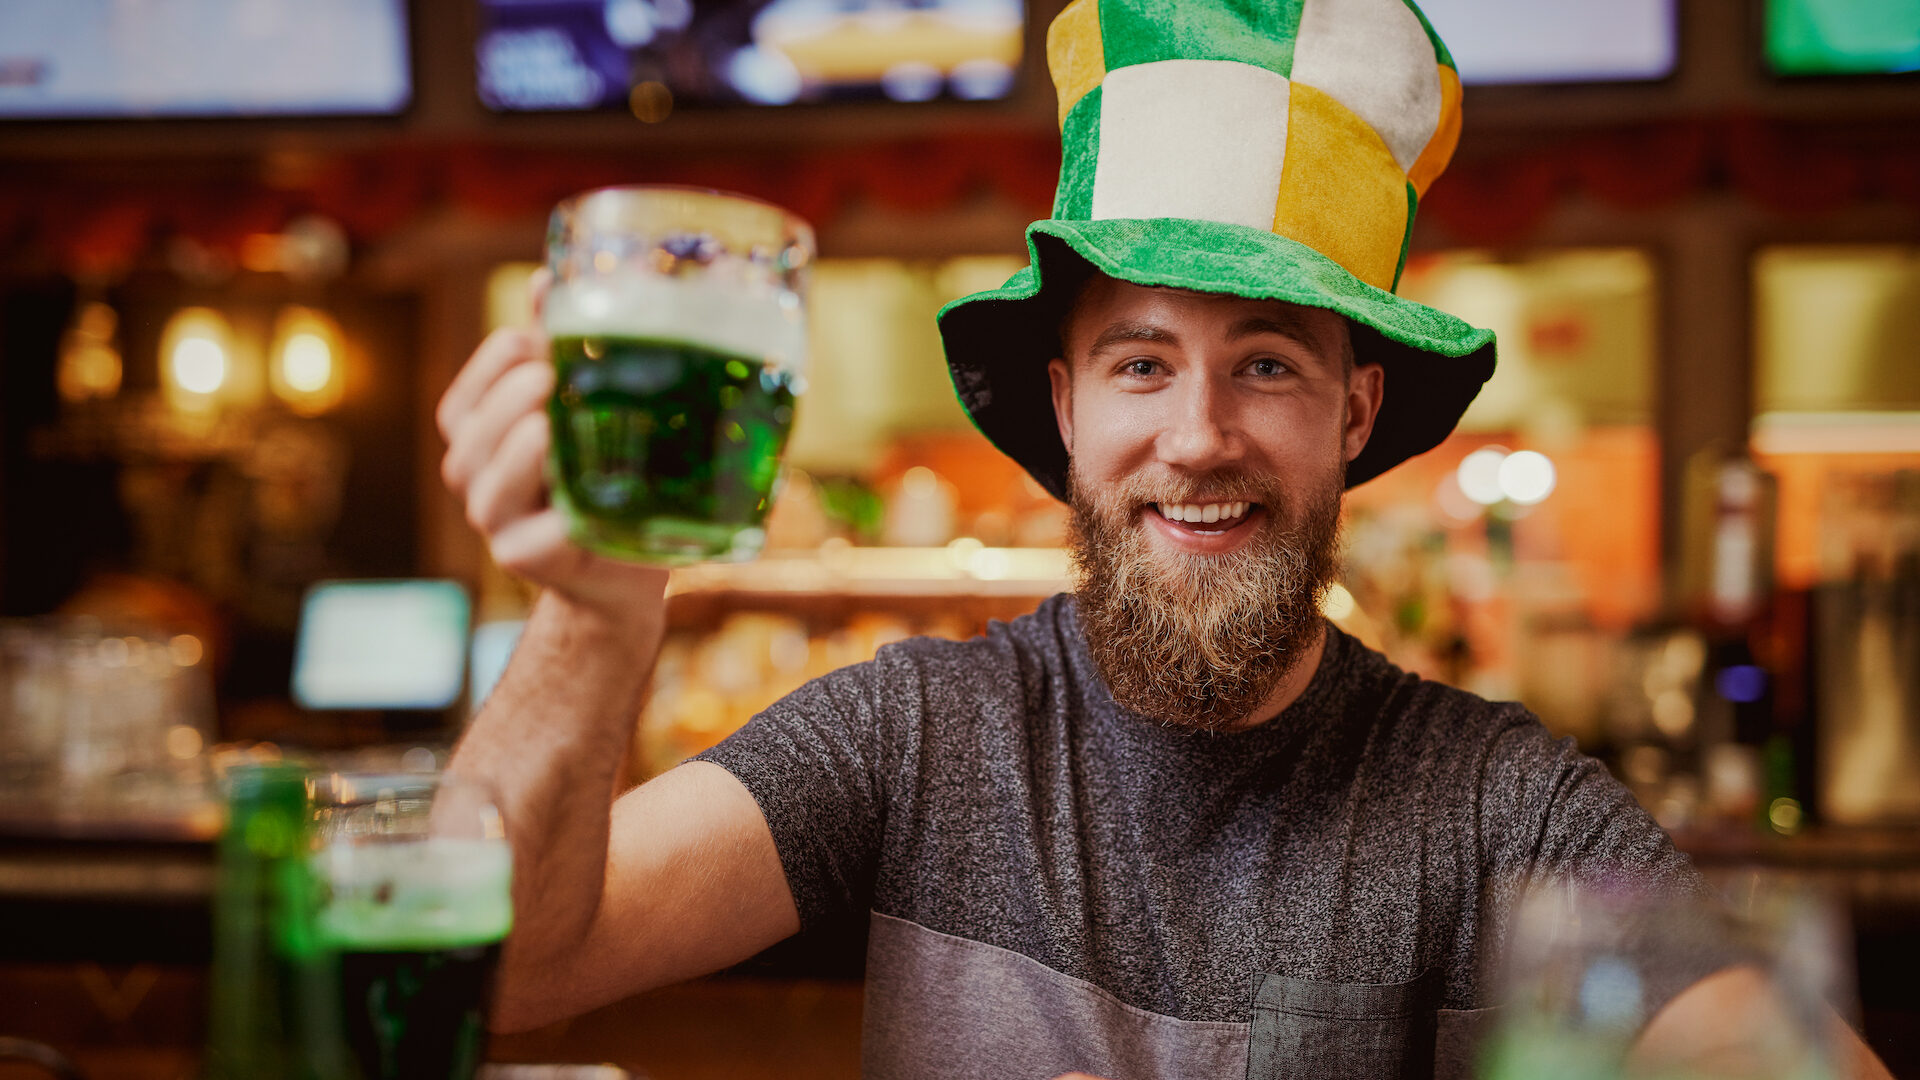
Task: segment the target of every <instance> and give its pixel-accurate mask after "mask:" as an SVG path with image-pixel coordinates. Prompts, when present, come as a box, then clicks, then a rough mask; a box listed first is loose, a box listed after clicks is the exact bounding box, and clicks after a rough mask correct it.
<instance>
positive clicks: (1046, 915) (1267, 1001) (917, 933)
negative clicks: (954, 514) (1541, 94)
mask: <svg viewBox="0 0 1920 1080" xmlns="http://www.w3.org/2000/svg"><path fill="white" fill-rule="evenodd" d="M703 757H704V758H706V759H707V760H710V761H713V762H716V763H718V764H720V765H721V766H723V767H725V768H726V769H728V770H729V771H731V772H732V773H733V774H734V775H735V776H737V777H738V778H739V779H740V780H741V782H742V783H744V784H745V785H746V787H747V788H748V790H749V791H751V792H752V794H753V796H754V798H755V799H756V800H757V801H758V803H759V805H760V809H761V811H762V812H763V813H764V814H765V815H766V819H767V823H768V825H769V826H770V828H771V829H772V832H773V837H774V842H775V844H776V846H777V847H778V849H779V853H780V860H781V863H782V865H783V866H784V867H785V870H786V874H787V881H788V884H789V886H790V887H791V888H792V891H793V897H794V901H795V903H796V904H797V905H798V906H799V910H800V917H801V921H802V924H803V926H808V927H813V926H820V925H825V924H829V923H832V922H835V921H840V920H844V919H846V918H847V917H849V916H858V915H862V914H865V915H867V916H868V918H869V920H870V921H869V925H870V934H869V944H868V965H867V972H868V976H867V977H868V991H867V1009H866V1020H865V1040H864V1049H863V1056H864V1062H865V1071H866V1073H867V1075H869V1076H875V1077H893V1076H900V1077H906V1076H914V1077H946V1076H952V1077H982V1078H985V1077H994V1078H996V1080H1000V1078H1017V1077H1051V1076H1054V1075H1056V1074H1057V1073H1060V1072H1064V1071H1067V1070H1070V1069H1078V1070H1084V1071H1087V1072H1091V1073H1094V1074H1096V1075H1102V1076H1108V1077H1115V1078H1119V1080H1132V1078H1135V1077H1141V1078H1147V1077H1153V1078H1158V1077H1175V1076H1235V1077H1239V1076H1247V1077H1266V1076H1284V1075H1291V1074H1302V1075H1305V1074H1307V1073H1311V1074H1313V1075H1318V1076H1336V1077H1337V1076H1345V1075H1355V1076H1363V1075H1364V1076H1383V1075H1387V1076H1391V1075H1432V1074H1434V1073H1435V1072H1438V1073H1440V1074H1442V1075H1451V1074H1459V1073H1461V1072H1462V1070H1464V1069H1465V1068H1466V1061H1465V1058H1464V1057H1463V1056H1462V1055H1464V1054H1465V1053H1466V1052H1467V1051H1466V1050H1465V1047H1466V1045H1467V1044H1468V1042H1470V1041H1471V1040H1472V1039H1473V1038H1474V1037H1475V1035H1476V1033H1477V1029H1478V1028H1480V1027H1482V1026H1484V1021H1485V1019H1486V1017H1485V1014H1484V1010H1485V1008H1486V1006H1487V1005H1488V1004H1490V1002H1489V1001H1488V997H1489V989H1490V988H1489V980H1488V978H1487V975H1488V973H1487V971H1486V961H1487V959H1488V954H1489V952H1490V951H1491V949H1492V947H1493V946H1494V945H1495V944H1496V943H1497V941H1498V939H1499V937H1500V934H1501V932H1502V930H1503V924H1504V917H1505V914H1506V912H1507V910H1508V907H1509V906H1510V904H1511V902H1512V900H1513V899H1514V897H1515V896H1516V895H1517V893H1518V892H1519V891H1520V890H1522V889H1523V888H1525V886H1526V885H1527V884H1528V882H1529V881H1531V880H1537V879H1540V878H1541V877H1543V876H1545V875H1561V874H1566V875H1572V876H1575V877H1590V878H1593V879H1608V878H1612V877H1615V876H1618V875H1623V874H1624V875H1630V876H1631V877H1633V878H1634V879H1636V880H1637V881H1638V882H1640V883H1641V884H1642V885H1651V886H1653V887H1655V888H1658V889H1671V890H1673V891H1675V892H1679V893H1689V894H1690V893H1694V892H1696V891H1697V890H1698V889H1699V888H1700V886H1699V881H1698V878H1697V876H1696V875H1695V873H1694V871H1693V869H1692V867H1691V866H1690V865H1689V863H1688V861H1687V859H1686V857H1685V856H1684V855H1682V854H1679V853H1678V852H1676V851H1675V849H1674V847H1673V845H1672V843H1671V842H1670V841H1669V840H1668V838H1667V836H1666V835H1665V833H1663V832H1662V831H1661V830H1660V828H1659V827H1658V826H1657V825H1656V824H1655V823H1654V822H1653V821H1652V819H1650V818H1649V817H1648V816H1647V814H1646V813H1645V812H1644V811H1642V810H1641V808H1640V807H1639V805H1638V804H1637V803H1636V802H1635V801H1634V799H1633V798H1632V796H1631V795H1630V794H1629V793H1628V792H1627V791H1626V790H1625V789H1624V788H1623V787H1621V785H1620V784H1618V783H1617V782H1615V781H1614V780H1613V778H1612V777H1611V776H1609V775H1608V773H1607V771H1606V769H1605V768H1604V767H1603V766H1602V765H1600V764H1599V763H1598V762H1596V761H1595V760H1593V759H1592V758H1589V757H1586V756H1583V755H1582V754H1580V753H1579V751H1578V750H1576V749H1575V748H1574V745H1573V743H1572V740H1570V739H1555V738H1553V737H1552V736H1550V735H1549V734H1548V733H1547V731H1546V730H1545V729H1544V728H1543V727H1541V725H1540V723H1539V721H1538V720H1537V719H1535V718H1534V716H1533V715H1532V714H1531V713H1529V712H1528V711H1527V710H1526V709H1524V708H1523V707H1521V706H1519V705H1516V704H1495V703H1490V702H1487V701H1485V700H1483V699H1481V698H1478V697H1476V696H1474V695H1472V694H1468V693H1465V692H1463V691H1460V690H1456V689H1453V688H1451V687H1447V686H1443V685H1441V684H1438V683H1434V682H1429V681H1427V680H1424V679H1420V678H1418V677H1416V676H1413V675H1409V674H1407V673H1405V672H1402V671H1400V670H1399V669H1398V668H1396V667H1394V666H1393V665H1392V664H1391V663H1389V662H1388V661H1387V660H1386V658H1385V657H1383V656H1381V655H1380V654H1378V653H1376V652H1373V651H1372V650H1370V649H1367V648H1366V647H1365V646H1363V645H1361V644H1360V643H1359V642H1357V641H1355V640H1354V639H1352V638H1351V637H1348V636H1347V635H1345V634H1343V633H1341V632H1340V631H1339V630H1338V629H1336V628H1333V627H1331V626H1330V627H1328V633H1327V646H1326V651H1325V655H1324V657H1323V659H1322V660H1321V663H1320V667H1319V669H1318V670H1317V671H1316V672H1315V673H1314V676H1313V678H1312V680H1311V682H1310V683H1309V685H1308V687H1307V689H1306V690H1305V692H1304V693H1303V694H1302V695H1301V696H1300V698H1299V700H1297V701H1296V702H1294V703H1293V704H1292V705H1290V706H1289V707H1288V708H1287V709H1286V710H1285V711H1284V712H1283V713H1281V715H1280V716H1278V717H1277V718H1275V719H1274V720H1273V721H1271V722H1270V723H1267V724H1265V725H1262V726H1260V727H1258V728H1255V729H1253V730H1250V731H1244V732H1237V733H1231V734H1195V733H1190V732H1183V731H1176V730H1171V729H1168V728H1166V727H1163V726H1161V725H1159V724H1156V723H1154V722H1151V721H1148V720H1145V719H1143V718H1141V717H1139V716H1137V715H1134V714H1132V713H1129V712H1127V711H1126V710H1124V709H1122V708H1121V707H1119V706H1118V705H1116V704H1115V703H1114V701H1113V699H1112V697H1111V696H1110V695H1109V694H1108V693H1107V691H1106V688H1105V686H1104V684H1103V683H1102V682H1101V680H1100V678H1099V675H1098V673H1097V671H1096V669H1095V668H1094V666H1093V663H1092V659H1091V657H1090V656H1089V654H1088V651H1087V646H1086V642H1085V639H1084V638H1083V637H1082V635H1081V632H1080V627H1079V622H1078V620H1077V618H1076V616H1075V614H1074V605H1073V601H1072V599H1071V598H1070V597H1067V596H1056V597H1054V598H1052V599H1050V600H1048V601H1046V602H1045V603H1043V604H1042V605H1041V606H1040V608H1039V609H1038V610H1037V611H1035V612H1034V613H1033V614H1031V615H1028V616H1024V617H1022V618H1019V619H1016V620H1014V621H1013V622H1011V623H1004V624H1003V623H995V624H993V625H992V626H991V627H990V628H989V629H988V631H987V633H986V634H985V635H984V636H982V637H978V638H975V639H973V640H971V641H966V642H951V641H942V640H934V639H924V638H923V639H914V640H910V641H905V642H901V643H898V644H895V645H890V646H887V647H886V648H883V649H881V650H880V653H879V655H878V656H877V657H876V658H875V659H873V660H872V661H870V662H867V663H864V664H856V665H854V666H851V667H848V668H845V669H842V670H840V671H836V672H834V673H832V674H830V675H827V676H825V677H823V678H821V679H818V680H816V681H814V682H812V683H809V684H808V685H806V686H804V687H802V688H800V689H799V690H797V691H795V692H794V693H793V694H791V695H790V696H788V697H787V698H785V699H783V700H781V701H780V702H778V703H776V704H775V705H774V706H773V707H772V708H770V709H768V710H767V711H766V712H764V713H762V714H760V715H759V716H757V717H755V718H754V719H753V721H752V722H750V723H749V724H747V725H746V726H745V727H744V728H742V729H741V730H740V731H739V732H737V733H736V734H735V735H733V736H732V737H731V738H729V739H728V740H726V741H725V742H724V743H722V744H721V745H720V746H718V747H715V748H714V749H713V750H711V751H708V752H707V753H706V754H705V755H703ZM1667 992H1670V990H1668V991H1667ZM1436 1042H1437V1044H1438V1049H1437V1050H1436V1049H1435V1045H1436ZM1456 1059H1457V1060H1456ZM1302 1070H1305V1072H1302Z"/></svg>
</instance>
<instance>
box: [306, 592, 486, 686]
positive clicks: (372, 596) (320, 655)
mask: <svg viewBox="0 0 1920 1080" xmlns="http://www.w3.org/2000/svg"><path fill="white" fill-rule="evenodd" d="M467 616H468V605H467V594H466V590H464V589H462V588H461V587H460V585H459V583H457V582H452V581H427V580H417V581H326V582H321V583H320V584H318V585H315V586H314V587H313V588H312V589H310V590H308V592H307V596H306V602H305V604H304V605H303V607H302V609H301V613H300V633H299V639H298V641H297V643H296V644H295V646H294V661H293V699H294V701H295V702H297V703H298V704H299V705H301V706H302V707H303V708H308V709H395V710H407V709H444V708H446V707H447V706H449V705H452V704H453V703H454V701H455V700H457V699H458V698H459V697H460V690H461V687H462V684H463V682H464V681H465V677H466V652H467Z"/></svg>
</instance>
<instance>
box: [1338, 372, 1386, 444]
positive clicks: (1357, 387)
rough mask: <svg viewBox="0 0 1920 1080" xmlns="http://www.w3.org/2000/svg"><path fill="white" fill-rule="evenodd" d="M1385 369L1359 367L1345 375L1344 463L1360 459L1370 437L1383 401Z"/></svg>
mask: <svg viewBox="0 0 1920 1080" xmlns="http://www.w3.org/2000/svg"><path fill="white" fill-rule="evenodd" d="M1386 393H1387V370H1386V368H1384V367H1382V366H1381V365H1379V364H1360V365H1356V366H1355V367H1354V369H1353V374H1351V375H1349V376H1347V430H1346V442H1347V460H1348V461H1352V460H1353V459H1354V458H1357V457H1359V456H1360V451H1362V450H1365V449H1366V448H1367V440H1368V439H1369V438H1372V437H1373V422H1374V421H1375V420H1377V419H1379V417H1380V403H1381V402H1382V401H1384V400H1386Z"/></svg>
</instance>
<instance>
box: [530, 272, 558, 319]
mask: <svg viewBox="0 0 1920 1080" xmlns="http://www.w3.org/2000/svg"><path fill="white" fill-rule="evenodd" d="M552 288H553V271H551V270H549V269H547V268H546V267H544V266H543V267H541V268H540V269H538V270H535V271H534V272H533V276H532V277H531V278H529V279H528V281H527V290H528V292H529V293H530V294H531V295H532V296H533V322H534V325H536V326H538V325H540V322H541V320H542V319H545V318H546V316H547V291H548V290H549V289H552Z"/></svg>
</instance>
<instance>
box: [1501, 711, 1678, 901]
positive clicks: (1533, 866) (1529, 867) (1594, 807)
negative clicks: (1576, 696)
mask: <svg viewBox="0 0 1920 1080" xmlns="http://www.w3.org/2000/svg"><path fill="white" fill-rule="evenodd" d="M1482 775H1483V784H1482V789H1481V790H1482V796H1481V807H1482V814H1481V819H1480V825H1481V844H1482V850H1483V851H1485V852H1487V853H1488V855H1489V857H1490V858H1489V862H1490V864H1491V865H1490V866H1489V870H1490V871H1491V872H1492V875H1493V876H1494V877H1495V878H1496V879H1497V880H1515V881H1521V880H1524V879H1529V878H1533V879H1537V878H1541V877H1552V878H1570V879H1574V880H1578V881H1583V882H1587V883H1590V884H1592V885H1595V886H1603V885H1614V886H1621V885H1627V884H1630V885H1631V886H1632V887H1633V888H1635V889H1636V890H1643V891H1646V892H1650V893H1656V894H1658V893H1684V894H1689V895H1691V894H1697V893H1699V891H1700V890H1701V887H1702V886H1701V883H1700V876H1699V874H1698V873H1696V872H1695V871H1694V869H1693V864H1692V862H1691V861H1689V860H1688V858H1687V857H1686V855H1684V854H1682V853H1681V852H1680V851H1678V850H1677V849H1675V848H1674V846H1673V841H1672V839H1671V838H1669V837H1668V836H1667V834H1666V831H1665V830H1663V829H1661V828H1660V826H1659V824H1658V823H1657V822H1655V821H1654V820H1653V817H1652V816H1651V815H1649V814H1648V813H1647V812H1646V810H1645V809H1643V808H1642V807H1641V806H1640V803H1639V800H1637V799H1635V798H1634V797H1633V793H1632V792H1630V791H1628V790H1627V789H1626V787H1625V785H1623V784H1621V783H1620V782H1619V781H1618V780H1615V779H1614V778H1613V775H1612V774H1611V773H1609V772H1608V771H1607V768H1606V766H1605V765H1603V764H1601V763H1600V762H1599V761H1597V760H1595V759H1594V758H1591V757H1588V756H1587V755H1585V754H1583V753H1581V752H1580V750H1579V749H1578V747H1576V746H1575V744H1574V741H1573V740H1572V739H1571V738H1555V737H1554V736H1553V735H1551V734H1549V733H1548V731H1547V729H1546V728H1545V727H1543V726H1541V724H1540V722H1539V721H1538V720H1537V719H1535V718H1534V717H1533V714H1531V713H1529V712H1527V711H1526V710H1525V709H1522V708H1519V707H1518V706H1509V707H1506V711H1505V712H1504V714H1503V716H1502V723H1501V727H1500V729H1499V731H1498V733H1497V734H1496V735H1495V737H1494V738H1493V740H1492V743H1491V746H1490V749H1489V752H1488V756H1487V760H1486V764H1485V768H1484V771H1483V774H1482Z"/></svg>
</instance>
